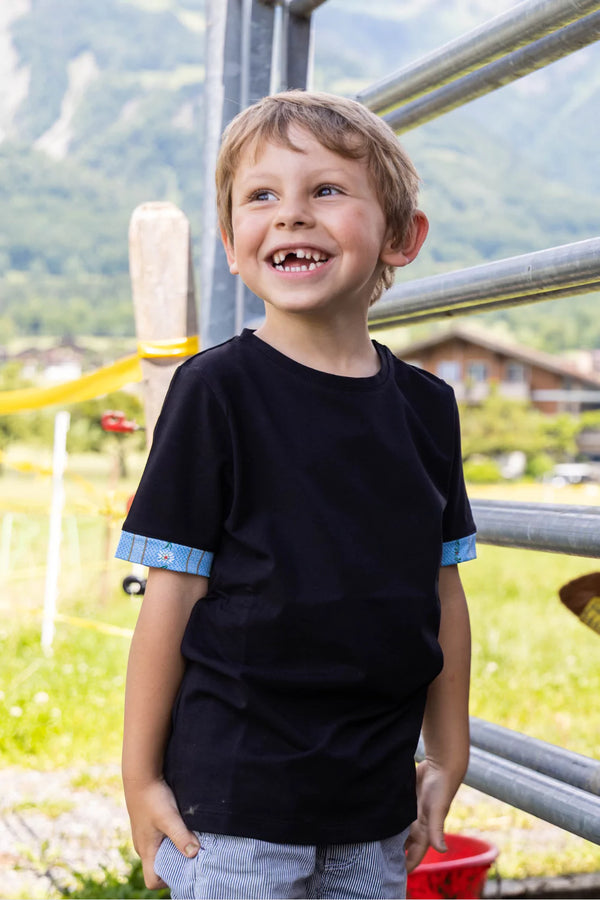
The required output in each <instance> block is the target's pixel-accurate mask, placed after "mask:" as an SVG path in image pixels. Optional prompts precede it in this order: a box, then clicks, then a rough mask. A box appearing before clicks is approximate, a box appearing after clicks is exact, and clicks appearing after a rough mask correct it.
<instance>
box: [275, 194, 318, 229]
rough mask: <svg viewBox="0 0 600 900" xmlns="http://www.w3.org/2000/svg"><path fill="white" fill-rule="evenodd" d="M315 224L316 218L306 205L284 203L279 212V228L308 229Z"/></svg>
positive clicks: (294, 202) (277, 217) (291, 202)
mask: <svg viewBox="0 0 600 900" xmlns="http://www.w3.org/2000/svg"><path fill="white" fill-rule="evenodd" d="M313 224H314V218H313V216H312V215H311V213H310V210H308V208H307V207H306V205H305V204H304V203H300V202H297V201H293V200H292V201H288V202H282V203H281V204H280V206H279V208H278V210H277V216H276V225H277V227H278V228H292V229H296V228H307V227H310V226H311V225H313Z"/></svg>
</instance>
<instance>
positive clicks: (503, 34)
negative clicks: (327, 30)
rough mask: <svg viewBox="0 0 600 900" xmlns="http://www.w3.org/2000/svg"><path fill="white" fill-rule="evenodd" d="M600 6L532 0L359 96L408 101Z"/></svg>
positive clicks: (585, 0)
mask: <svg viewBox="0 0 600 900" xmlns="http://www.w3.org/2000/svg"><path fill="white" fill-rule="evenodd" d="M294 5H295V4H294V3H292V6H294ZM598 9H600V0H527V2H524V3H520V4H518V6H515V7H514V8H512V9H509V10H508V11H507V12H505V13H503V14H501V15H499V16H495V17H494V18H493V19H491V20H490V21H489V22H486V23H484V24H483V25H481V26H479V27H478V28H474V29H473V30H472V31H469V32H468V33H467V34H465V35H463V36H461V37H459V38H457V39H456V40H454V41H451V42H449V43H447V44H444V46H443V47H440V48H439V49H437V50H434V51H433V52H432V53H429V54H427V55H426V56H424V57H422V58H421V59H419V60H417V61H416V62H414V63H411V64H409V65H407V66H404V67H403V68H401V69H399V70H398V71H396V72H393V73H392V74H391V75H389V76H388V77H387V78H385V79H382V80H381V81H379V82H377V83H375V84H373V85H371V86H370V87H368V88H366V89H365V90H363V91H361V92H360V93H359V94H358V95H357V97H356V99H357V100H359V101H360V102H361V103H364V104H365V106H368V108H369V109H372V110H374V111H375V112H381V111H383V110H386V109H389V108H390V107H391V106H395V105H397V104H399V103H406V102H407V101H408V100H412V99H413V98H415V97H418V96H420V95H422V94H424V93H428V92H430V91H431V89H432V87H433V88H438V87H441V86H442V85H444V84H447V83H448V82H449V81H454V80H455V79H457V78H459V77H461V76H462V75H466V74H468V73H470V72H473V71H474V70H475V69H478V68H481V67H482V66H484V65H487V64H488V63H490V62H493V61H494V60H496V59H498V58H499V57H500V56H504V55H505V54H506V53H509V52H512V51H514V50H516V49H518V48H520V47H522V46H524V45H525V44H530V43H532V42H533V41H537V40H539V39H540V38H543V37H545V36H546V35H548V34H551V33H552V32H553V31H556V30H557V29H559V28H563V27H564V26H565V25H569V24H571V23H572V22H574V21H576V20H577V19H581V18H582V17H583V16H586V15H588V14H589V13H592V12H594V11H596V10H598Z"/></svg>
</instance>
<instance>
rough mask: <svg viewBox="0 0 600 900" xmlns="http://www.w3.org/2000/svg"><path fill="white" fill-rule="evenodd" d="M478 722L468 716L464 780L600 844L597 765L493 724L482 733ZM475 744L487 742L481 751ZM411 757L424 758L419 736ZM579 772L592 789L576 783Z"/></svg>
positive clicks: (598, 764) (423, 749) (506, 801)
mask: <svg viewBox="0 0 600 900" xmlns="http://www.w3.org/2000/svg"><path fill="white" fill-rule="evenodd" d="M478 722H479V720H477V719H473V718H472V719H471V733H472V742H471V754H470V759H469V767H468V769H467V773H466V775H465V777H464V779H463V781H464V783H465V784H467V785H469V787H472V788H475V789H476V790H478V791H482V792H483V793H485V794H488V795H489V796H490V797H496V799H497V800H502V801H503V802H504V803H509V804H510V805H511V806H515V807H516V808H517V809H522V810H523V811H524V812H528V813H531V814H532V815H534V816H537V818H539V819H543V820H544V821H545V822H550V823H551V824H552V825H557V826H558V827H559V828H564V829H565V830H567V831H570V832H571V833H572V834H577V835H579V836H580V837H583V838H585V839H586V840H588V841H593V842H594V843H596V844H600V797H599V796H598V791H597V783H596V782H595V781H594V779H595V778H597V774H598V768H600V763H597V762H595V761H594V760H589V759H587V758H586V757H581V760H582V761H583V763H582V765H581V768H578V767H577V766H576V763H575V761H574V759H573V757H575V756H577V754H571V753H569V751H567V750H563V748H562V747H556V746H554V745H553V744H547V743H546V742H545V741H538V740H536V739H535V738H530V737H527V736H526V735H520V734H517V733H516V732H511V731H510V730H509V729H506V728H501V727H500V726H491V727H492V728H494V729H495V733H494V735H493V736H492V735H491V734H490V733H489V732H488V733H487V734H485V733H484V731H483V729H481V728H479V727H478ZM482 724H483V725H486V726H487V725H490V723H482ZM478 742H479V744H483V743H485V745H486V746H485V749H484V748H483V747H482V746H478ZM415 758H416V759H417V761H418V762H421V761H422V760H423V759H424V758H425V747H424V744H423V741H422V740H420V741H419V746H418V748H417V752H416V754H415ZM519 759H522V760H523V764H521V763H520V762H519V761H518V760H519ZM539 760H543V761H544V762H543V765H542V767H541V768H537V767H536V762H537V761H539ZM594 767H596V768H594ZM582 772H583V773H585V774H588V775H589V776H590V778H591V782H592V786H593V788H594V789H593V790H589V789H584V788H582V787H580V786H579V784H580V783H581V782H582V777H581V776H582ZM584 777H585V775H584ZM576 782H577V783H576Z"/></svg>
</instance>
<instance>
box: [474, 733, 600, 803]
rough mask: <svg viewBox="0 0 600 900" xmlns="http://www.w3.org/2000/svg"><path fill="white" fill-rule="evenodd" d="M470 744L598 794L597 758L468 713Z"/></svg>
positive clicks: (598, 768)
mask: <svg viewBox="0 0 600 900" xmlns="http://www.w3.org/2000/svg"><path fill="white" fill-rule="evenodd" d="M470 725H471V728H470V730H471V745H472V746H474V747H479V749H480V750H485V751H486V752H488V753H494V754H495V755H496V756H501V757H502V758H503V759H510V760H512V762H515V763H517V764H518V765H520V766H527V767H528V768H530V769H533V770H534V771H536V772H539V773H540V774H541V775H548V776H549V777H550V778H556V779H557V780H558V781H563V782H565V783H566V784H570V785H572V786H573V787H576V788H579V789H580V790H582V791H588V792H589V793H590V794H596V795H598V796H600V760H597V759H591V758H590V757H588V756H582V755H581V754H580V753H573V751H571V750H565V749H564V748H563V747H557V746H556V745H555V744H549V743H548V742H547V741H540V740H539V739H538V738H532V737H529V736H528V735H526V734H519V732H516V731H511V730H510V729H509V728H503V727H502V725H495V724H493V723H492V722H486V721H484V720H483V719H478V718H476V717H475V716H471V720H470Z"/></svg>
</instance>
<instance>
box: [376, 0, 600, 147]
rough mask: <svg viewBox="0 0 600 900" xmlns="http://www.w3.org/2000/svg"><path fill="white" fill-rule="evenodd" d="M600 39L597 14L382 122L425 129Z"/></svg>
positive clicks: (498, 61) (465, 77) (599, 19)
mask: <svg viewBox="0 0 600 900" xmlns="http://www.w3.org/2000/svg"><path fill="white" fill-rule="evenodd" d="M598 38H600V12H595V13H592V15H590V16H586V17H585V18H584V19H581V20H580V21H578V22H574V23H573V24H572V25H568V26H567V27H566V28H563V29H561V30H560V31H558V32H556V33H554V34H551V35H548V37H545V38H541V39H540V40H539V41H535V43H533V44H531V45H529V46H527V47H523V48H521V49H519V50H515V51H514V53H510V54H509V55H508V56H505V57H503V58H502V59H499V60H497V61H496V62H493V63H490V64H489V65H487V66H484V67H483V68H482V69H478V70H477V71H476V72H473V73H472V74H470V75H465V76H464V77H463V78H461V79H459V80H458V81H454V82H451V83H450V84H446V85H444V86H443V87H440V88H437V89H436V90H433V91H431V93H429V94H427V95H426V96H424V97H421V98H420V99H418V100H414V101H413V102H412V103H407V104H406V105H404V106H401V107H399V108H398V109H395V110H393V111H392V112H388V113H385V115H384V116H383V118H384V120H385V121H386V122H387V123H388V125H390V126H391V127H392V128H394V129H395V130H396V131H406V130H408V129H409V128H414V127H415V126H416V125H423V124H424V123H425V122H429V121H430V120H431V119H434V118H436V116H440V115H442V113H447V112H450V111H451V110H453V109H456V108H457V107H459V106H463V105H464V104H465V103H468V102H470V101H471V100H475V99H476V98H477V97H483V96H484V94H489V93H490V92H491V91H495V90H497V88H500V87H503V86H504V85H506V84H510V83H511V82H512V81H516V80H517V79H519V78H523V77H524V76H525V75H529V74H531V73H532V72H535V71H537V70H538V69H541V68H543V67H544V66H547V65H549V63H552V62H556V60H557V59H561V58H562V57H564V56H567V55H568V54H569V53H574V52H575V51H576V50H581V48H582V47H587V45H588V44H592V43H594V41H597V40H598Z"/></svg>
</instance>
